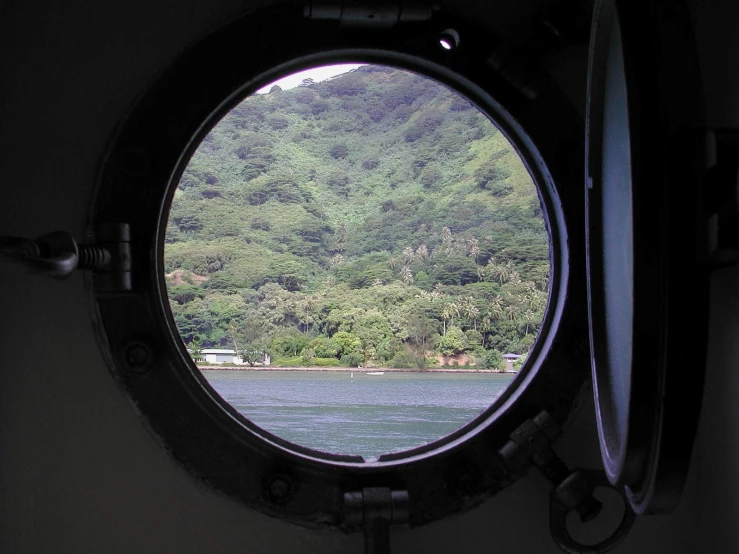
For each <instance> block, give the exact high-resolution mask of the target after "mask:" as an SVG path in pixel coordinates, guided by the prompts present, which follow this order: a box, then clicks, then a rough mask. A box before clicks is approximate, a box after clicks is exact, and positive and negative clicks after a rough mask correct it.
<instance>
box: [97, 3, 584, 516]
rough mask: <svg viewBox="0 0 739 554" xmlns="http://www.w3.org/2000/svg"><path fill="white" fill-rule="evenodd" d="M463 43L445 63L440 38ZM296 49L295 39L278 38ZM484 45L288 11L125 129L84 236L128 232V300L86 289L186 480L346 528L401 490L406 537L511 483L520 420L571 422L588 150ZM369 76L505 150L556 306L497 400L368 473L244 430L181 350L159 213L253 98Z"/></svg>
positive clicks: (444, 24) (155, 96)
mask: <svg viewBox="0 0 739 554" xmlns="http://www.w3.org/2000/svg"><path fill="white" fill-rule="evenodd" d="M448 28H455V29H456V30H457V31H458V32H459V33H460V35H462V36H463V41H462V42H461V43H460V46H459V47H458V48H455V49H454V50H452V51H445V50H444V49H442V48H440V47H439V40H438V37H439V35H440V33H441V32H442V31H443V30H444V29H448ZM288 37H289V39H288ZM493 42H494V41H492V40H491V37H490V35H489V34H487V33H483V32H482V31H481V30H479V29H476V28H474V27H473V26H470V25H468V24H465V23H464V22H461V21H455V20H453V19H452V18H450V17H446V16H444V14H442V13H440V14H438V15H437V16H434V18H432V19H431V20H430V21H428V22H424V23H413V24H407V25H406V24H400V25H398V26H397V27H396V28H395V29H393V30H382V31H372V30H361V31H358V30H356V29H352V30H349V31H347V30H345V29H342V28H341V27H340V26H339V25H338V24H337V23H335V22H315V21H307V20H304V19H303V18H302V17H301V16H300V14H295V13H293V12H292V11H291V10H290V9H285V10H281V9H276V10H274V9H273V10H270V11H264V12H255V13H254V14H252V15H249V16H246V17H244V18H242V19H240V20H238V21H236V22H234V23H232V24H230V25H229V26H227V27H226V28H224V29H222V30H221V31H218V32H217V33H215V34H213V35H211V36H210V37H207V38H205V39H204V40H202V41H200V42H199V43H198V44H196V45H195V46H194V47H192V48H191V49H190V50H188V51H187V52H185V53H184V54H182V55H181V56H180V57H179V58H178V59H177V60H176V61H175V62H174V63H173V64H172V65H171V66H170V67H169V68H168V69H166V70H165V71H163V73H162V74H161V75H160V76H159V78H158V79H157V80H156V82H155V83H154V84H153V85H152V86H151V88H150V89H149V90H147V91H146V92H145V93H144V94H143V95H142V97H141V98H140V100H139V101H138V102H137V104H136V106H135V107H134V108H133V109H132V111H131V112H130V113H129V114H128V115H127V117H126V118H125V120H124V122H123V124H122V125H121V127H120V129H119V131H118V133H117V135H116V137H114V139H113V141H112V143H111V147H110V149H109V151H108V153H107V155H106V158H105V159H104V160H103V165H102V169H101V174H100V180H99V182H98V188H97V194H96V197H95V199H94V201H93V206H92V211H91V219H90V232H91V234H93V235H94V234H95V229H96V228H100V226H101V225H102V224H105V223H111V222H124V223H128V224H129V225H130V233H131V256H132V290H130V291H111V290H109V288H107V287H104V286H102V284H101V283H102V282H101V281H100V280H99V279H98V276H93V278H92V279H91V281H90V282H89V285H90V287H89V288H90V291H91V294H92V295H93V297H94V300H95V302H94V314H93V315H94V317H95V319H96V322H97V328H98V336H99V338H100V343H101V346H102V348H103V350H104V353H105V355H106V356H107V358H108V360H109V365H110V368H111V372H112V374H113V375H114V376H115V378H116V379H117V380H118V381H119V382H120V383H121V385H122V387H123V389H124V390H125V391H126V393H127V394H128V395H129V396H130V398H131V399H132V400H133V402H134V403H135V405H136V406H137V409H138V410H139V411H140V413H141V415H142V417H143V418H144V420H145V421H146V422H147V425H148V426H149V427H150V429H151V430H152V432H153V433H154V434H155V435H156V436H157V437H159V439H160V440H161V442H162V443H163V444H164V446H165V447H166V448H167V449H168V450H169V451H170V452H171V454H172V455H173V456H174V457H175V458H176V459H177V460H178V461H179V463H180V464H182V465H183V466H184V467H185V468H187V470H188V471H190V472H191V473H192V474H194V475H196V476H197V477H199V478H200V479H202V480H204V481H206V482H207V483H209V484H210V485H211V486H213V487H215V488H216V489H218V490H220V491H222V492H224V493H226V494H228V495H230V496H233V497H235V498H237V499H240V500H241V501H243V502H244V503H245V504H247V505H248V506H251V507H254V508H256V509H258V510H261V511H263V512H265V513H267V514H270V515H273V516H277V517H282V518H284V519H287V520H289V521H293V522H296V523H299V524H302V525H307V526H331V527H340V526H341V525H342V516H341V510H342V502H343V495H344V493H346V492H348V491H355V490H362V489H364V488H367V487H389V488H391V489H394V490H396V489H398V490H405V491H408V496H409V499H410V504H409V522H410V524H411V525H417V524H421V523H424V522H426V521H430V520H434V519H438V518H440V517H443V516H445V515H447V514H449V513H452V512H456V511H460V510H463V509H467V508H469V507H472V506H474V505H476V504H478V503H480V502H481V501H483V500H484V499H485V498H486V497H489V496H491V495H492V494H494V493H496V492H497V491H499V490H500V489H502V488H503V487H504V486H506V485H507V484H509V483H510V482H512V481H513V480H514V479H515V477H516V476H515V475H514V474H513V473H512V472H511V471H510V470H509V469H508V468H507V467H506V465H505V463H504V461H503V460H502V458H501V457H500V455H499V454H498V451H499V449H500V448H501V447H502V446H503V445H504V444H505V443H506V442H507V441H508V438H509V435H510V434H511V433H512V432H513V430H514V429H516V428H517V427H518V426H519V425H520V424H521V423H522V422H523V421H525V420H527V419H529V418H532V417H533V416H534V415H536V414H537V413H539V412H540V411H541V410H547V411H548V412H549V414H550V415H551V416H552V418H553V419H554V420H555V421H557V422H558V423H560V424H563V423H565V421H566V420H567V418H568V415H569V413H570V411H571V409H572V406H573V403H574V402H575V399H576V397H577V395H578V393H579V392H580V390H581V388H582V386H583V384H584V383H585V382H586V381H587V380H588V378H589V371H590V365H589V357H588V346H587V337H588V331H587V309H586V284H585V275H584V271H582V268H584V254H583V252H582V251H581V248H580V245H581V244H583V243H584V239H583V229H584V224H583V210H582V187H581V185H580V182H581V179H582V171H581V167H582V136H581V129H582V127H581V125H580V123H579V121H578V118H577V116H576V115H574V110H573V109H572V108H571V107H570V106H569V104H568V103H567V102H566V101H564V100H563V99H562V98H561V97H560V95H559V94H558V93H557V90H556V89H555V88H554V87H553V86H549V85H547V83H546V81H545V80H542V81H541V82H540V83H539V89H538V92H537V94H536V95H534V96H533V97H531V96H530V95H529V96H527V95H524V94H522V93H521V92H519V91H517V90H516V89H514V88H513V87H512V86H511V85H510V84H508V82H506V81H505V80H504V79H502V78H501V77H500V76H498V75H497V74H496V72H495V71H494V70H493V69H492V68H491V67H490V66H489V65H487V63H486V61H487V59H488V58H489V55H490V52H491V48H492V47H493V46H494V44H493ZM350 61H354V62H367V63H378V64H383V65H390V66H395V67H399V68H404V69H408V70H411V71H414V72H416V73H420V74H423V75H425V76H428V77H431V78H433V79H436V80H437V81H440V82H442V83H444V84H446V85H448V86H450V87H451V88H453V89H455V90H456V91H458V92H460V93H461V94H463V95H464V96H466V97H467V98H468V99H470V100H471V101H472V102H473V103H474V104H476V105H477V106H478V107H479V108H480V109H482V111H483V112H486V113H488V115H489V116H490V117H491V119H492V120H493V121H494V123H495V124H496V125H497V126H498V127H499V128H500V129H501V131H502V132H503V133H505V134H506V135H507V136H508V138H509V140H510V141H511V143H512V144H513V145H514V146H515V147H516V148H517V149H518V151H519V153H520V155H521V157H522V159H523V160H524V163H525V164H526V166H527V167H528V169H529V171H530V173H531V175H532V176H533V178H534V181H535V182H536V183H537V185H538V187H539V190H540V199H541V202H542V206H543V208H544V209H543V212H544V214H545V217H546V218H547V226H548V229H549V232H550V261H551V267H552V272H551V285H550V289H551V292H550V297H549V306H548V308H547V311H546V315H545V321H544V325H543V329H542V332H541V333H540V336H539V339H538V340H537V341H536V344H535V345H534V349H533V351H532V354H531V356H530V357H529V360H528V362H527V364H526V365H525V367H524V369H523V370H522V371H521V372H520V374H519V376H518V377H517V379H516V380H515V382H514V383H513V384H512V385H511V387H509V389H508V391H507V392H506V393H505V394H504V396H503V397H502V398H501V399H499V400H498V401H496V402H495V404H494V405H493V406H491V407H490V408H489V409H488V410H486V411H485V412H484V413H483V414H482V415H481V416H480V417H478V418H477V419H475V420H474V421H472V422H470V423H469V424H468V425H466V426H465V427H463V428H462V429H460V430H459V431H457V432H455V433H453V434H452V435H450V436H449V437H446V438H444V439H441V440H439V441H436V442H434V443H432V444H431V445H428V446H425V447H422V448H417V449H414V450H410V451H406V452H402V453H400V454H393V455H386V456H382V457H381V458H380V459H379V460H376V461H367V462H365V461H364V460H362V459H361V458H358V457H352V456H340V455H326V454H321V453H318V452H314V451H311V450H309V449H306V448H302V447H299V446H296V445H293V444H291V443H288V442H286V441H283V440H281V439H279V438H277V437H274V436H273V435H270V434H269V433H267V432H265V431H263V430H261V429H260V428H258V427H256V426H254V425H252V424H251V423H249V422H248V421H247V420H245V419H244V418H243V417H242V416H241V415H239V414H238V413H237V412H236V411H235V410H234V409H233V408H232V407H231V406H229V405H228V404H226V403H225V402H224V401H223V400H222V399H221V398H220V397H219V396H218V395H217V394H215V392H214V391H213V390H212V389H211V388H210V386H209V385H208V384H207V382H206V381H205V379H203V378H202V376H200V373H199V371H198V370H197V368H196V367H195V366H194V364H193V363H192V361H191V360H190V358H189V356H188V355H187V352H186V350H185V348H184V345H183V344H182V341H181V340H180V339H179V335H178V333H177V330H176V328H175V326H174V321H173V318H172V314H171V311H170V310H169V307H168V303H167V294H166V286H165V282H164V276H163V264H162V257H163V256H162V254H163V247H164V229H165V227H166V222H167V217H168V210H169V203H170V200H171V197H172V195H173V193H174V189H175V187H176V185H177V182H178V180H179V176H180V174H181V172H182V170H183V169H184V167H185V165H186V163H187V161H188V160H189V157H190V155H191V154H192V152H193V151H194V149H195V148H196V147H197V145H198V144H199V142H200V140H201V139H202V137H203V136H205V134H206V132H207V131H208V130H209V129H210V128H211V127H212V126H213V125H214V124H215V123H217V121H218V120H219V119H220V117H221V116H222V115H223V114H225V113H226V112H227V111H228V110H229V109H230V108H231V107H233V105H235V103H237V102H238V101H240V100H241V99H243V98H244V97H245V96H246V95H248V94H249V93H251V92H254V91H255V90H256V89H257V88H259V87H261V86H262V85H264V84H266V83H268V82H270V81H272V80H274V79H276V78H278V77H280V76H282V75H285V74H288V73H292V72H294V71H297V70H299V69H303V68H306V67H309V66H315V65H320V64H325V63H339V62H350Z"/></svg>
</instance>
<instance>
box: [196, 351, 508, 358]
mask: <svg viewBox="0 0 739 554" xmlns="http://www.w3.org/2000/svg"><path fill="white" fill-rule="evenodd" d="M203 352H205V351H203ZM520 357H521V354H503V358H504V359H511V360H517V359H519V358H520Z"/></svg>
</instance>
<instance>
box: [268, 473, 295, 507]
mask: <svg viewBox="0 0 739 554" xmlns="http://www.w3.org/2000/svg"><path fill="white" fill-rule="evenodd" d="M268 490H269V495H270V497H271V498H272V500H274V501H275V502H285V501H287V500H288V499H289V498H290V495H291V493H292V486H290V481H289V480H288V479H287V478H286V477H273V478H272V480H271V481H270V482H269V487H268Z"/></svg>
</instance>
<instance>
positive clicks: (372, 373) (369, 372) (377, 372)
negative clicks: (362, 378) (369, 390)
mask: <svg viewBox="0 0 739 554" xmlns="http://www.w3.org/2000/svg"><path fill="white" fill-rule="evenodd" d="M367 375H385V372H384V371H368V372H367Z"/></svg>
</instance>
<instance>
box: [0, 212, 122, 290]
mask: <svg viewBox="0 0 739 554" xmlns="http://www.w3.org/2000/svg"><path fill="white" fill-rule="evenodd" d="M95 236H96V242H95V243H94V244H77V242H76V241H75V240H74V238H73V237H72V235H71V234H70V233H68V232H67V231H54V232H53V233H49V234H46V235H43V236H41V237H38V238H37V239H26V238H19V237H0V263H2V264H3V265H6V266H11V267H16V268H21V269H23V270H25V271H26V272H28V273H31V274H34V275H43V276H46V277H52V278H54V279H66V278H67V277H69V276H70V275H71V274H72V272H74V270H75V269H83V270H84V269H86V270H90V271H93V272H94V274H95V279H96V285H97V286H98V288H99V290H104V291H126V290H131V231H130V228H129V225H128V224H127V223H106V224H101V225H99V226H98V227H97V228H96V231H95Z"/></svg>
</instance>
